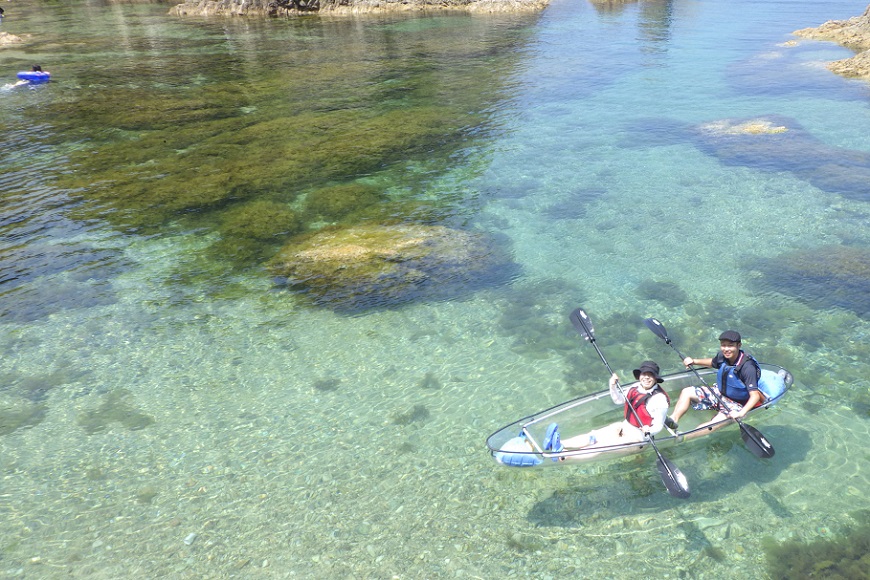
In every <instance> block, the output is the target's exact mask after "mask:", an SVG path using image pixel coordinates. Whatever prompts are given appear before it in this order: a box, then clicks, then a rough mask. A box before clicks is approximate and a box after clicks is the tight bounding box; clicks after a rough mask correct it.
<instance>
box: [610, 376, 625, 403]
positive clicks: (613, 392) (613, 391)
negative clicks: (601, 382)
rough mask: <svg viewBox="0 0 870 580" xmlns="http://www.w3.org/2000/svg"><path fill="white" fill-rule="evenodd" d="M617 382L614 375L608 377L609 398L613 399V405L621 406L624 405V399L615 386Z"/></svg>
mask: <svg viewBox="0 0 870 580" xmlns="http://www.w3.org/2000/svg"><path fill="white" fill-rule="evenodd" d="M618 380H619V377H618V376H617V375H616V373H613V374H612V375H610V398H611V399H613V402H614V404H616V405H622V404H623V403H625V397H623V396H622V391H620V390H619V387H617V386H616V382H617V381H618Z"/></svg>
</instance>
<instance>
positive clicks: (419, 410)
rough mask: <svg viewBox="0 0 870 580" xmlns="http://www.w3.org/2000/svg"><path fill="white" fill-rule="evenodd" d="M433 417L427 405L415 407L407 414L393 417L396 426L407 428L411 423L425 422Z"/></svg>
mask: <svg viewBox="0 0 870 580" xmlns="http://www.w3.org/2000/svg"><path fill="white" fill-rule="evenodd" d="M430 416H431V413H429V409H427V408H426V405H414V407H413V408H412V409H411V410H410V411H407V412H405V413H399V414H397V415H395V416H394V417H393V423H394V424H396V425H402V426H407V425H410V424H411V423H417V422H419V421H425V420H426V419H428V418H429V417H430Z"/></svg>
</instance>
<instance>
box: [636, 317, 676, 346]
mask: <svg viewBox="0 0 870 580" xmlns="http://www.w3.org/2000/svg"><path fill="white" fill-rule="evenodd" d="M643 323H644V324H646V327H647V328H649V329H650V330H652V331H653V332H654V333H655V335H656V336H658V337H659V338H661V339H663V340H664V341H665V342H667V343H670V342H671V339H670V338H668V330H667V329H666V328H665V325H664V324H662V323H661V322H659V321H658V320H656V319H655V318H647V319H646V320H644V321H643Z"/></svg>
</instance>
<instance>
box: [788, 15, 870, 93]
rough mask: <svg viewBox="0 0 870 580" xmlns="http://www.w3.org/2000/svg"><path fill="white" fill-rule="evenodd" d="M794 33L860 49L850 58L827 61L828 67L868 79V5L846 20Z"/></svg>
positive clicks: (869, 18)
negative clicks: (858, 14) (860, 13)
mask: <svg viewBox="0 0 870 580" xmlns="http://www.w3.org/2000/svg"><path fill="white" fill-rule="evenodd" d="M794 34H795V35H796V36H800V37H802V38H810V39H813V40H830V41H832V42H836V43H837V44H840V45H842V46H845V47H847V48H851V49H853V50H858V51H861V52H859V53H858V54H856V55H855V56H853V57H851V58H846V59H843V60H836V61H834V62H831V63H829V64H828V69H829V70H830V71H832V72H834V73H836V74H839V75H843V76H845V77H851V78H862V79H868V80H870V6H868V7H867V9H866V10H865V11H864V14H862V15H861V16H855V17H853V18H850V19H848V20H829V21H828V22H825V23H824V24H822V25H821V26H819V27H817V28H803V29H801V30H795V31H794Z"/></svg>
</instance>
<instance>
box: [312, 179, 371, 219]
mask: <svg viewBox="0 0 870 580" xmlns="http://www.w3.org/2000/svg"><path fill="white" fill-rule="evenodd" d="M384 199H385V196H384V194H383V192H382V191H380V190H379V189H378V188H376V187H373V186H370V185H365V184H362V183H346V184H341V185H334V186H332V187H323V188H320V189H316V190H314V191H312V192H311V193H309V194H308V195H307V196H306V199H305V209H306V211H307V212H309V214H311V215H312V216H313V218H314V219H322V220H326V221H336V220H339V219H341V218H343V217H345V216H347V215H349V214H353V213H359V212H361V211H363V210H365V209H367V208H368V207H370V206H373V205H377V204H378V203H381V202H383V201H384Z"/></svg>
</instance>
